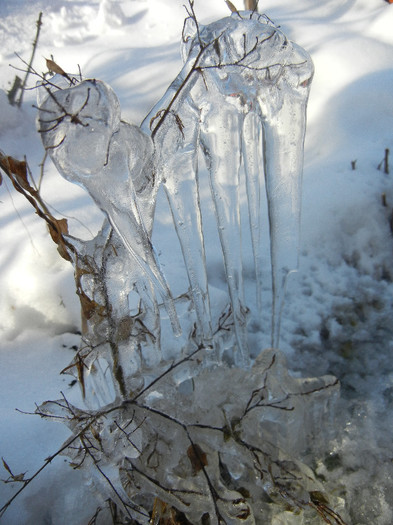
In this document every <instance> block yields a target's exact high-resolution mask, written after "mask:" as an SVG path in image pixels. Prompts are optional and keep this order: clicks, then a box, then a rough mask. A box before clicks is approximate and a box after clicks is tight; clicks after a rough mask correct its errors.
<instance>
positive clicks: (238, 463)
mask: <svg viewBox="0 0 393 525" xmlns="http://www.w3.org/2000/svg"><path fill="white" fill-rule="evenodd" d="M189 7H190V9H191V11H192V7H193V2H189ZM182 55H183V59H184V66H183V68H182V70H181V72H180V73H179V75H178V76H177V77H176V79H175V80H174V81H173V83H172V84H171V86H170V87H169V89H168V90H167V92H166V93H165V95H164V97H163V98H162V99H161V100H160V101H159V102H158V103H157V104H156V105H155V107H154V108H153V109H152V111H151V112H150V113H149V115H148V116H147V117H146V119H145V120H144V122H143V123H142V125H141V127H140V128H139V127H137V126H134V125H130V124H126V123H124V122H123V121H121V119H120V109H119V103H118V101H117V98H116V96H115V95H114V93H113V91H112V90H111V89H110V88H109V87H108V86H107V85H106V84H105V83H103V82H100V81H96V80H86V81H83V82H81V83H78V84H76V85H65V81H64V79H60V80H57V79H54V80H53V81H51V84H50V85H46V86H44V87H42V88H41V94H40V116H39V128H40V132H41V135H42V139H43V143H44V146H45V148H46V150H47V151H48V152H49V153H50V155H51V157H52V159H53V160H54V162H55V164H56V166H57V168H58V169H59V171H60V173H61V174H62V175H63V176H64V177H65V178H66V179H68V180H70V181H72V182H76V183H77V184H80V185H82V186H83V187H84V188H85V189H86V190H87V191H88V192H89V193H90V194H91V195H92V196H93V198H94V199H95V202H96V203H97V205H98V206H99V207H100V208H101V209H102V210H103V211H104V213H105V214H106V216H107V220H106V221H105V223H104V226H103V228H102V230H101V232H100V233H99V234H98V235H97V236H96V238H94V239H92V240H91V241H88V242H82V241H79V240H78V239H74V238H71V237H70V236H68V237H67V239H68V244H67V249H68V250H69V251H70V258H71V260H72V262H73V264H74V267H75V274H76V282H77V289H78V295H79V296H80V298H81V305H82V311H83V318H84V329H83V344H82V345H81V348H80V349H79V352H78V353H77V355H76V357H75V359H74V360H73V362H72V363H71V365H70V366H69V367H67V371H68V372H70V371H71V372H72V373H73V374H74V375H75V377H77V378H78V380H79V382H80V383H81V386H82V390H83V393H84V397H85V400H86V404H87V405H88V406H89V410H86V409H78V408H76V407H73V406H72V405H70V404H69V403H68V402H67V401H66V400H65V399H64V400H60V401H57V402H48V403H46V404H44V405H42V406H41V407H40V408H39V409H38V412H39V413H40V414H41V415H42V416H44V417H52V418H53V417H55V418H58V419H61V420H63V421H65V422H66V423H67V424H68V426H69V427H70V428H71V430H72V432H73V437H72V438H70V440H71V441H69V444H70V445H71V443H72V447H70V449H71V450H70V451H68V452H69V453H70V455H71V456H72V460H73V465H74V466H75V468H89V469H90V470H91V471H92V472H94V473H95V474H96V476H95V479H96V481H97V480H98V479H100V480H101V481H104V482H105V481H106V482H108V480H109V483H107V485H108V486H109V488H108V490H109V492H110V497H111V498H112V500H113V501H114V502H115V503H116V505H117V508H118V509H120V511H121V512H122V513H123V518H124V522H126V520H128V522H131V521H132V522H135V523H146V524H147V523H157V524H158V523H161V522H164V521H165V522H167V521H168V523H169V522H171V523H181V522H182V523H185V522H187V523H195V524H197V523H198V524H199V523H201V524H206V523H211V524H217V525H219V524H222V523H227V524H232V523H233V524H236V523H239V522H240V521H241V522H242V523H247V524H249V525H252V524H255V523H262V522H266V523H268V522H271V523H273V519H274V518H275V517H276V518H277V523H278V522H279V521H280V520H281V518H283V516H287V517H288V520H290V521H291V523H302V522H303V514H302V513H303V511H304V513H307V512H311V511H312V510H314V511H316V514H319V515H320V516H322V518H324V517H325V515H326V516H328V517H330V518H331V517H333V516H335V514H334V511H332V510H331V509H330V508H329V507H326V506H325V507H322V506H321V507H320V508H319V507H317V508H315V507H316V503H315V501H314V499H313V496H312V495H313V494H314V495H315V494H322V488H321V485H320V484H319V483H318V481H317V480H316V479H315V478H314V476H313V474H312V472H311V471H310V470H309V469H308V468H307V467H306V466H305V465H304V464H303V463H302V462H301V461H299V460H298V459H297V458H299V457H300V456H301V454H302V453H304V452H305V451H306V450H307V452H309V451H310V447H311V448H313V447H314V449H315V448H316V442H317V441H318V442H320V440H319V437H318V438H316V439H314V437H313V436H314V435H316V434H317V433H318V432H319V431H320V428H321V426H322V420H323V419H325V417H326V416H327V417H329V416H330V414H331V407H330V405H331V401H332V400H334V399H335V397H336V395H337V392H338V388H339V386H338V381H337V380H336V379H335V378H333V377H329V376H325V377H322V378H318V379H304V380H303V379H295V378H292V377H291V376H290V375H289V374H288V372H287V368H286V365H285V359H284V357H283V356H282V355H281V353H280V352H279V351H278V350H276V347H277V346H278V343H279V332H280V316H281V310H282V304H283V297H284V291H285V285H286V280H287V277H288V275H289V273H290V272H291V271H293V270H295V269H296V268H297V259H298V241H299V231H298V230H299V219H300V193H301V173H302V161H303V158H302V157H303V141H304V132H305V121H306V105H307V98H308V92H309V86H310V81H311V79H312V74H313V66H312V63H311V60H310V57H309V56H308V55H307V53H305V52H304V51H303V50H302V49H300V48H299V47H297V46H296V45H295V44H293V43H291V42H290V41H289V40H288V39H287V38H286V37H285V35H283V33H281V32H280V31H279V30H278V29H277V28H276V27H275V26H274V25H272V23H270V21H269V20H268V19H267V18H266V17H263V16H260V15H258V14H257V13H254V12H252V13H251V12H240V13H239V12H235V13H233V15H232V16H231V17H228V18H225V19H223V20H220V21H218V22H215V23H213V24H210V25H208V26H201V25H199V24H198V23H197V22H196V20H195V17H191V18H190V19H189V20H188V21H187V22H186V24H185V26H184V32H183V45H182ZM56 83H57V87H58V88H59V89H56ZM199 152H201V153H202V155H203V157H204V159H205V161H206V165H207V168H208V172H209V183H210V201H209V202H210V203H211V204H212V208H213V209H214V212H215V226H216V228H217V232H218V238H219V244H220V247H219V250H220V251H221V253H222V258H223V266H224V271H225V280H226V284H227V293H223V295H224V296H225V298H226V304H225V305H224V306H223V307H222V305H220V306H219V307H218V306H217V305H216V304H214V303H213V301H211V300H210V296H209V286H208V279H207V268H206V260H205V257H206V247H205V239H204V229H203V220H202V219H203V215H202V210H201V202H200V194H201V193H202V192H201V188H200V178H199V173H198V153H199ZM242 176H244V177H245V188H246V193H247V213H248V223H249V227H250V232H251V242H252V252H253V258H254V266H255V281H256V288H257V297H258V301H257V304H258V308H260V307H261V288H262V283H261V281H262V277H261V276H262V268H261V260H262V247H261V245H262V243H261V231H262V230H263V224H261V209H262V190H263V186H265V191H266V195H267V205H268V218H269V234H270V244H271V273H272V289H273V308H272V330H271V332H272V347H273V348H272V349H269V350H266V351H264V352H262V353H261V354H260V355H259V357H258V358H257V359H256V360H255V362H254V363H253V364H252V363H251V360H250V356H249V349H248V344H249V342H248V337H247V336H248V330H247V313H248V310H249V307H248V304H247V298H246V297H245V293H244V287H243V254H242V235H241V232H242V225H241V219H240V218H241V215H242V214H241V209H240V208H241V207H240V183H241V177H242ZM161 187H162V188H163V189H164V191H165V194H166V197H167V200H168V203H169V206H170V210H171V213H172V217H173V223H174V227H175V230H176V234H177V237H178V239H179V243H180V246H181V250H182V255H183V259H184V266H185V270H186V273H187V276H188V281H189V288H190V293H189V294H184V295H185V296H186V299H185V300H184V302H185V303H186V307H185V310H186V313H185V317H189V318H190V322H189V326H188V328H187V330H188V332H187V333H186V335H185V336H184V339H182V340H181V343H180V344H179V346H178V347H176V345H175V343H173V337H172V334H171V337H169V338H168V339H169V341H168V342H167V341H166V344H167V345H168V346H171V352H172V353H171V354H170V355H168V356H166V355H165V353H164V352H163V353H162V354H160V352H159V350H160V342H159V341H160V335H161V331H162V332H164V323H163V321H162V319H161V318H160V315H159V312H160V305H159V304H158V301H157V299H156V295H155V292H156V291H158V292H159V294H160V296H161V297H162V299H163V302H164V304H165V307H166V309H167V311H168V314H169V317H170V319H171V322H172V325H173V327H174V330H175V332H179V325H178V319H177V314H176V311H175V308H174V300H173V298H172V294H171V291H170V289H169V287H168V284H167V282H166V280H165V278H164V276H163V274H162V272H161V269H160V267H159V264H158V260H157V257H156V254H155V251H154V249H153V246H152V242H151V235H152V229H153V222H154V214H155V205H156V197H157V192H158V189H159V188H161ZM213 222H214V221H213ZM210 290H211V289H210ZM182 301H183V299H182V300H181V301H180V299H179V301H178V302H177V305H179V306H178V308H177V309H178V311H180V309H181V307H183V306H184V304H183V302H182ZM180 303H181V304H180ZM258 314H259V312H258ZM182 322H183V318H182ZM233 333H234V336H233V335H232V334H233ZM162 339H165V337H162ZM177 341H179V339H177ZM174 348H175V350H174ZM215 350H218V352H215ZM213 355H214V357H212V356H213ZM224 356H225V359H224ZM217 357H218V359H215V358H217ZM217 361H218V362H217ZM228 362H229V365H230V366H228ZM218 365H219V366H218ZM233 365H238V366H233ZM239 365H240V366H239ZM318 436H319V435H318ZM310 440H311V442H310ZM318 446H319V445H318ZM288 502H289V503H288ZM120 511H119V512H120ZM325 511H326V513H325V514H324V512H325ZM288 515H290V516H288ZM283 519H286V518H283ZM305 519H306V520H307V519H308V518H307V516H306V518H305ZM187 520H188V521H187ZM288 522H289V521H288ZM337 522H339V521H337Z"/></svg>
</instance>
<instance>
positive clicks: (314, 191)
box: [0, 0, 393, 525]
mask: <svg viewBox="0 0 393 525" xmlns="http://www.w3.org/2000/svg"><path fill="white" fill-rule="evenodd" d="M183 3H184V2H183V0H119V1H116V0H100V1H99V0H51V1H50V2H48V1H47V0H1V2H0V149H1V150H2V151H3V152H4V153H5V154H6V155H11V156H13V157H15V158H18V159H23V157H24V156H26V157H27V159H28V163H29V166H30V168H31V170H32V172H33V175H34V176H35V177H36V179H38V178H39V176H40V169H41V168H40V164H41V162H42V159H43V155H44V152H43V148H42V145H41V141H40V137H39V134H38V133H37V132H36V128H35V114H36V110H35V109H34V108H33V107H32V105H33V104H34V103H35V96H36V93H35V90H31V91H27V92H25V95H24V101H23V105H22V108H21V109H17V108H15V107H12V106H10V105H9V104H8V99H7V96H6V92H7V91H8V90H9V89H10V87H11V84H12V82H13V79H14V77H15V75H16V74H19V75H20V76H23V73H21V72H18V71H17V70H15V69H14V68H15V67H16V68H22V69H23V68H24V64H23V63H22V62H21V60H20V59H19V58H18V57H17V56H16V55H15V53H18V55H19V56H20V57H21V58H23V60H26V61H28V60H29V58H30V54H31V46H32V41H33V40H34V36H35V30H36V26H35V22H36V20H37V18H38V14H39V12H40V11H42V12H43V18H42V21H43V26H42V30H41V35H40V38H39V45H38V49H37V53H36V58H35V61H34V67H35V68H36V69H37V70H38V71H45V70H46V67H45V58H50V57H51V56H52V55H53V58H54V59H55V61H56V62H57V63H58V64H59V65H61V67H62V68H63V69H64V70H66V71H67V72H71V73H74V74H75V75H77V74H78V66H79V67H80V68H81V71H82V73H83V75H84V76H85V77H91V78H93V77H94V78H98V79H101V80H104V81H105V82H107V83H109V84H110V85H111V86H112V87H113V88H114V90H115V92H116V93H117V95H118V97H119V100H120V103H121V106H122V115H123V119H124V120H127V121H130V122H133V123H135V124H139V123H140V122H141V121H142V119H143V118H144V116H145V115H146V114H147V113H148V112H149V110H150V108H151V107H152V106H153V105H154V103H155V102H157V100H158V99H159V98H160V97H161V96H162V95H163V93H164V91H165V89H166V87H167V86H168V85H169V83H170V82H171V80H172V79H173V78H174V77H175V76H176V74H177V73H178V71H179V70H180V68H181V59H180V53H179V42H180V37H181V30H182V26H183V20H184V18H185V16H186V13H185V9H184V7H183ZM233 3H235V4H236V5H237V7H238V8H239V9H240V8H242V5H241V4H242V2H241V1H240V0H236V1H235V0H234V2H233ZM260 4H261V8H260V11H261V12H262V11H263V12H265V13H266V14H267V15H268V16H269V17H270V18H271V19H272V20H273V21H274V22H275V23H276V24H277V25H280V26H281V29H282V30H283V31H284V32H285V33H286V34H287V35H288V36H289V38H290V39H291V40H294V41H295V42H297V43H298V44H300V45H301V46H302V47H304V48H305V49H306V50H307V51H308V52H310V54H311V56H312V58H313V60H314V64H315V77H314V81H313V85H312V88H311V96H310V101H309V106H308V128H307V135H306V146H305V167H304V188H303V215H302V243H301V262H300V270H299V272H298V273H297V274H295V275H293V276H291V279H290V284H289V286H288V290H287V297H286V303H285V308H284V312H283V318H282V334H281V349H282V350H283V351H284V352H285V353H286V354H287V357H288V364H289V367H290V369H291V370H292V371H293V373H295V374H297V375H300V376H304V377H307V376H317V375H322V374H325V373H329V374H333V375H335V376H336V377H338V378H339V380H340V381H341V388H342V393H341V401H340V406H339V410H338V414H337V419H336V425H337V437H336V439H335V440H334V441H333V442H332V443H331V445H330V448H329V449H328V450H326V457H324V458H321V459H325V460H326V458H327V459H328V461H325V462H322V461H321V462H319V463H314V464H312V465H311V466H312V467H314V468H315V469H316V470H317V473H318V474H319V475H320V476H321V479H324V480H325V482H326V483H327V485H328V486H329V487H330V489H331V490H332V487H333V489H334V490H335V491H336V493H337V494H342V496H343V497H344V499H346V505H347V511H346V512H347V514H346V515H347V516H348V518H347V519H348V523H352V524H354V525H370V524H371V523H372V524H375V525H389V524H391V523H393V477H392V476H393V447H392V431H393V356H392V351H393V338H392V335H393V322H392V319H391V312H392V302H393V284H392V280H393V269H392V256H393V238H392V229H393V225H392V213H393V211H392V210H393V180H392V177H393V172H392V170H393V160H392V161H391V165H392V168H391V169H390V171H391V173H390V174H389V175H388V174H385V173H384V172H383V170H382V169H378V166H379V164H380V163H381V161H382V160H383V158H384V155H385V149H386V148H389V149H390V151H392V152H393V5H389V4H388V3H387V2H385V1H383V0H324V1H323V2H316V1H315V0H297V1H296V2H290V1H288V0H263V1H261V2H260ZM195 9H196V13H197V16H198V19H199V20H200V22H201V23H207V22H212V21H214V20H216V19H218V18H222V17H224V16H228V14H229V11H228V8H227V6H226V4H225V2H224V0H195ZM10 64H11V65H12V66H14V67H10ZM34 84H35V79H34V78H33V77H30V79H29V86H31V87H33V86H34ZM353 168H355V169H353ZM42 193H43V196H44V198H45V200H46V202H47V203H49V204H51V205H52V206H53V207H54V209H55V210H56V211H54V212H53V213H54V214H55V215H57V216H61V215H64V216H67V217H77V219H78V220H73V219H70V225H71V228H72V230H71V231H72V233H75V234H77V235H79V236H83V237H84V238H88V237H89V236H91V231H96V230H97V229H98V228H99V226H100V223H101V220H102V215H101V213H100V212H99V211H98V210H97V208H96V207H95V206H94V204H93V203H92V201H91V200H90V199H89V197H88V196H87V195H86V194H85V192H83V191H82V190H81V189H78V188H77V187H76V186H73V185H71V184H69V183H67V182H65V181H64V180H63V179H61V177H60V176H59V175H58V174H57V172H56V170H55V168H54V167H53V166H52V165H50V163H49V162H48V163H46V165H45V173H44V177H43V182H42ZM202 193H203V192H202ZM382 194H385V195H386V206H383V204H382ZM163 209H164V212H163V213H162V214H161V216H160V219H159V220H158V221H157V228H158V233H156V238H157V248H158V251H159V252H162V260H163V266H164V271H165V274H166V275H167V277H168V279H169V281H170V282H171V281H173V282H174V283H175V284H174V287H175V290H174V292H175V293H178V292H180V293H182V291H184V290H185V289H186V288H187V283H186V278H185V276H184V279H183V280H182V279H179V275H182V274H181V273H180V272H181V259H180V256H179V257H178V258H177V262H175V263H173V262H170V261H169V259H168V258H167V255H166V254H165V247H168V245H170V246H172V244H173V243H176V239H175V238H174V237H171V236H170V234H169V233H167V231H169V228H168V227H167V226H168V224H170V220H171V219H170V216H169V211H167V212H166V214H165V208H164V207H163ZM211 221H213V219H212V218H211ZM160 227H161V228H162V229H160ZM207 227H208V229H209V224H208V225H207ZM211 229H212V230H213V229H214V227H213V226H212V227H211ZM0 239H1V250H0V372H1V376H0V377H1V379H0V421H1V429H0V456H1V457H3V458H4V460H5V461H6V462H7V464H8V465H9V466H10V467H11V469H12V471H13V473H14V474H19V473H22V472H27V474H26V477H28V476H30V475H32V474H33V473H34V472H35V470H37V469H38V468H39V467H40V466H41V465H42V463H43V462H44V460H45V458H47V457H48V456H50V455H51V454H53V453H54V452H56V450H57V449H58V448H59V447H60V446H61V444H62V443H63V441H64V440H65V439H66V438H67V436H68V431H67V429H66V428H65V427H63V426H62V425H59V424H55V423H51V422H50V421H43V420H41V419H39V418H38V417H37V416H33V415H25V414H22V413H20V412H18V411H16V410H15V409H19V410H20V411H25V412H34V410H35V403H37V404H40V403H42V402H43V401H45V400H46V399H58V398H59V393H60V391H61V392H63V393H64V394H65V395H66V397H67V399H68V400H70V401H71V402H75V403H78V399H79V392H78V390H77V388H78V387H77V385H72V382H71V381H70V378H69V376H66V375H59V372H60V371H61V370H62V369H63V368H64V367H66V366H67V365H68V364H69V362H70V361H71V359H72V357H73V354H74V351H75V348H76V346H77V345H78V342H79V336H78V330H79V304H78V300H77V296H76V295H75V292H74V282H73V275H72V269H71V266H70V265H69V264H68V263H67V262H66V261H64V260H62V259H61V258H60V257H59V256H58V254H57V251H56V248H55V246H54V245H53V243H52V241H51V240H50V239H49V236H48V234H47V231H46V228H45V225H44V224H43V222H42V221H41V220H40V219H39V218H38V217H37V216H36V215H35V214H34V211H33V209H32V208H31V206H30V205H29V203H28V202H26V201H25V200H24V199H23V198H21V197H20V196H18V195H16V194H15V192H14V191H12V189H11V185H10V183H9V181H6V180H4V181H3V184H2V186H1V187H0ZM208 249H209V248H208ZM176 250H178V248H176ZM170 251H171V252H172V250H170ZM266 261H268V256H267V257H266ZM208 264H210V267H209V266H208V270H210V273H211V274H212V277H211V280H212V283H213V284H214V275H215V274H216V272H217V270H216V264H217V263H216V261H215V260H214V259H212V260H211V261H210V263H209V260H208ZM250 265H251V263H250ZM245 266H246V268H247V263H246V264H245ZM268 276H269V266H268V264H267V266H266V279H267V280H268V278H269V277H268ZM246 286H248V287H249V288H250V289H252V287H253V283H252V282H251V281H250V279H249V280H248V282H247V275H246ZM265 296H266V297H265V302H266V305H265V310H264V312H263V313H262V319H263V322H264V323H265V326H266V340H265V341H256V342H255V344H258V345H261V348H262V347H263V346H265V347H266V346H267V345H268V341H269V335H268V334H269V330H270V328H269V304H268V303H269V301H268V293H266V294H265ZM261 348H257V349H256V350H255V354H257V353H258V351H259V350H260V349H261ZM7 477H8V473H7V472H6V470H5V469H3V468H2V466H1V465H0V478H2V479H7ZM17 488H18V487H15V486H14V485H13V484H10V483H7V484H0V506H2V504H4V503H5V502H6V501H7V500H8V499H9V498H10V497H11V496H12V495H13V494H14V493H15V492H16V490H17ZM89 490H90V485H89V480H86V479H82V475H81V474H80V473H79V472H77V471H73V470H72V469H71V468H70V467H69V466H68V464H67V460H66V459H65V458H64V457H61V458H60V459H59V458H57V459H56V460H55V461H54V462H53V464H52V465H51V466H49V467H48V468H47V469H46V470H45V471H44V472H43V473H41V474H40V476H39V477H38V478H37V479H36V480H34V481H33V482H32V483H31V484H30V485H29V487H28V489H26V490H25V491H24V493H23V494H22V495H21V496H20V497H19V498H18V499H16V500H15V502H14V504H13V505H12V506H11V508H10V509H9V510H8V511H7V513H6V514H5V516H4V518H3V521H1V522H2V523H4V524H5V525H24V524H32V523H37V524H41V523H42V524H53V525H63V524H66V523H67V524H71V525H80V524H86V523H88V521H89V519H90V518H91V517H92V515H93V514H94V511H95V508H96V506H97V505H98V504H99V500H98V499H97V498H98V496H96V495H95V494H94V493H93V491H89Z"/></svg>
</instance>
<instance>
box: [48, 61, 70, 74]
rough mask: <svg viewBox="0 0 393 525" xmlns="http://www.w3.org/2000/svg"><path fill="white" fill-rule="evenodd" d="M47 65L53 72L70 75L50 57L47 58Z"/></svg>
mask: <svg viewBox="0 0 393 525" xmlns="http://www.w3.org/2000/svg"><path fill="white" fill-rule="evenodd" d="M45 60H46V67H47V68H48V69H49V71H51V72H52V73H57V74H58V75H62V76H63V77H68V75H67V73H66V72H65V71H64V69H62V68H61V67H60V66H59V65H58V64H56V62H55V61H54V60H51V59H50V58H46V59H45Z"/></svg>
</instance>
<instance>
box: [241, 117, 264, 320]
mask: <svg viewBox="0 0 393 525" xmlns="http://www.w3.org/2000/svg"><path fill="white" fill-rule="evenodd" d="M243 162H244V169H245V175H246V188H247V200H248V217H249V223H250V232H251V242H252V251H253V256H254V266H255V277H256V299H257V308H258V310H259V311H260V310H261V308H262V266H261V255H262V254H261V234H262V230H263V225H262V223H261V178H262V177H263V151H262V125H261V120H260V116H259V115H258V114H256V113H255V112H254V111H251V112H250V113H248V114H247V115H246V117H245V119H244V125H243Z"/></svg>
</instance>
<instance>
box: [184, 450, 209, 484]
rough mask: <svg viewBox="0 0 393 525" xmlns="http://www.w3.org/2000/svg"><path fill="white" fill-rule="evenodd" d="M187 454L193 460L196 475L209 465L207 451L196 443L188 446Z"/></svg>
mask: <svg viewBox="0 0 393 525" xmlns="http://www.w3.org/2000/svg"><path fill="white" fill-rule="evenodd" d="M187 456H188V459H189V460H190V462H191V465H192V470H193V475H194V476H196V474H198V472H200V471H201V470H202V469H203V467H206V466H207V465H208V462H207V455H206V453H205V452H203V450H202V449H201V447H200V446H199V445H197V444H196V443H194V444H192V445H190V446H189V447H188V449H187Z"/></svg>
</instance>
